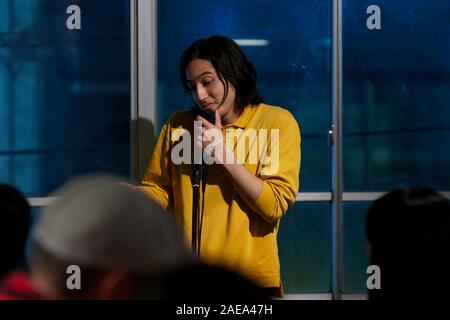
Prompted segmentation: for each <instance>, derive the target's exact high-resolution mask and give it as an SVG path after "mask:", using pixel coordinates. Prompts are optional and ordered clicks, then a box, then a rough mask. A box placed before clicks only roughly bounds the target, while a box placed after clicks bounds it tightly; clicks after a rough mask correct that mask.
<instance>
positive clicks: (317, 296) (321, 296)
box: [279, 293, 333, 300]
mask: <svg viewBox="0 0 450 320" xmlns="http://www.w3.org/2000/svg"><path fill="white" fill-rule="evenodd" d="M332 298H333V295H332V294H331V293H299V294H295V293H294V294H285V295H284V297H283V298H282V299H279V300H332Z"/></svg>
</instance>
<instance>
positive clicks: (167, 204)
mask: <svg viewBox="0 0 450 320" xmlns="http://www.w3.org/2000/svg"><path fill="white" fill-rule="evenodd" d="M169 152H170V128H169V124H165V125H164V127H163V128H162V130H161V133H160V135H159V138H158V141H157V142H156V146H155V149H154V150H153V155H152V158H151V160H150V164H149V166H148V168H147V171H146V173H145V175H144V178H143V180H142V185H141V187H140V189H141V190H142V191H144V192H145V193H146V194H148V195H149V196H150V197H151V198H152V199H153V200H154V201H156V202H157V203H158V204H159V205H160V206H161V207H163V208H164V209H170V208H171V207H172V203H173V193H172V183H171V181H172V176H171V162H170V157H168V156H167V154H168V153H169Z"/></svg>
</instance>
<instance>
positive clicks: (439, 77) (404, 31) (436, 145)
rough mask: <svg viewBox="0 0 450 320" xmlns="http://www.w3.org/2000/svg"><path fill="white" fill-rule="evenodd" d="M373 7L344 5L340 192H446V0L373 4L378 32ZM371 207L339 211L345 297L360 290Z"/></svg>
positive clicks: (354, 2) (449, 24)
mask: <svg viewBox="0 0 450 320" xmlns="http://www.w3.org/2000/svg"><path fill="white" fill-rule="evenodd" d="M372 4H375V3H374V2H373V1H363V0H344V1H343V42H344V43H343V60H344V65H343V81H344V83H343V88H344V89H343V117H344V126H343V128H344V140H343V152H344V167H343V168H342V169H343V171H344V191H345V192H372V191H389V190H392V189H394V188H397V187H404V186H413V185H420V186H428V187H431V188H434V189H437V190H441V191H444V190H450V170H449V167H450V166H449V165H450V144H449V141H450V108H449V107H448V106H449V105H450V90H449V88H450V67H449V63H448V59H447V57H448V52H449V51H450V20H449V17H450V2H448V1H440V0H427V1H425V0H415V1H407V0H401V1H387V0H379V1H376V4H377V5H378V7H379V9H380V21H381V22H380V23H381V24H380V27H381V29H369V28H368V27H367V25H366V20H367V19H369V17H370V16H372V14H373V13H374V12H373V13H372V14H367V13H366V10H367V8H368V7H369V6H370V5H372ZM374 18H375V16H374ZM371 22H374V21H373V20H372V21H371ZM369 205H370V202H366V203H346V204H345V205H344V257H345V259H344V261H345V263H344V265H345V271H344V274H345V277H344V279H345V282H344V287H345V290H346V291H347V292H364V291H365V290H366V288H365V281H362V280H365V279H366V278H367V275H366V267H367V263H368V260H367V255H366V254H364V252H367V240H366V237H365V215H366V213H367V209H368V207H369Z"/></svg>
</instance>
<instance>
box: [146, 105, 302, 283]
mask: <svg viewBox="0 0 450 320" xmlns="http://www.w3.org/2000/svg"><path fill="white" fill-rule="evenodd" d="M193 122H194V116H193V114H192V112H191V111H190V110H184V111H180V112H177V113H175V114H174V115H172V116H171V118H170V119H169V121H168V122H167V123H166V124H165V125H164V127H163V128H162V131H161V134H160V136H159V139H158V141H157V143H156V146H155V150H154V152H153V156H152V159H151V161H150V165H149V167H148V169H147V172H146V174H145V176H144V179H143V181H142V185H143V187H142V189H143V190H144V191H145V192H147V193H148V194H149V195H150V196H151V197H152V198H153V199H154V200H155V201H156V202H158V203H159V204H160V205H161V206H162V207H163V208H166V209H168V210H170V211H172V212H173V213H174V215H175V218H176V220H177V221H178V222H179V223H180V225H181V226H182V228H183V230H184V233H185V236H186V239H187V241H188V243H191V232H192V229H191V228H192V186H191V180H190V176H191V165H190V164H178V165H175V164H174V163H173V162H172V161H171V151H172V147H173V146H174V145H175V144H176V143H180V141H182V140H183V139H184V138H183V139H181V138H180V130H177V129H180V128H183V129H186V130H188V131H189V132H190V133H191V135H192V133H193V128H194V125H193ZM264 129H265V130H264ZM274 129H275V130H274ZM255 130H256V131H255ZM250 131H253V132H256V135H252V134H247V132H250ZM222 132H223V135H224V137H225V136H226V135H228V136H227V137H231V135H229V134H230V132H234V134H235V137H236V139H235V140H234V141H233V140H230V139H227V143H229V146H230V147H231V146H232V147H233V148H234V152H235V155H236V156H239V157H241V159H243V161H242V162H244V163H243V165H244V166H245V168H246V169H247V170H248V171H249V172H251V173H252V174H254V175H255V176H257V177H259V178H260V179H262V180H263V187H262V191H261V194H260V196H259V198H258V199H257V200H256V202H254V203H246V202H245V201H244V200H243V199H242V198H241V197H240V195H239V194H238V192H237V191H236V189H235V188H234V186H233V183H232V181H231V180H230V177H229V176H228V175H227V173H226V171H225V170H224V168H223V167H222V166H221V165H219V164H213V165H210V166H209V167H208V179H207V185H206V191H205V208H204V215H203V223H202V235H201V249H200V252H201V257H202V258H203V259H204V260H205V261H206V262H207V263H211V264H215V265H220V266H223V267H228V268H230V269H232V270H235V271H237V272H241V273H243V274H244V275H245V276H247V277H249V278H250V279H252V280H253V281H255V282H256V283H258V284H259V285H261V286H264V287H278V288H281V278H280V263H279V259H278V247H277V232H278V226H279V220H280V218H281V217H282V216H283V215H284V214H285V213H286V211H287V209H288V208H289V207H290V206H292V205H293V203H294V202H295V197H296V195H297V192H298V187H299V172H300V130H299V127H298V124H297V122H296V120H295V119H294V117H293V116H292V115H291V113H290V112H289V111H287V110H286V109H283V108H280V107H274V106H269V105H266V104H259V105H257V106H247V107H246V108H245V109H244V111H243V112H242V114H241V115H240V117H239V118H238V119H237V120H236V121H235V122H234V123H233V124H230V125H227V126H224V128H223V131H222ZM277 133H278V139H277V136H276V135H277ZM264 137H265V138H266V139H264ZM230 141H231V142H230ZM239 141H241V142H243V141H245V142H246V143H242V144H239V143H240V142H239ZM264 141H265V142H264ZM185 142H186V141H185ZM244 145H245V148H243V147H242V146H244ZM238 146H239V148H238ZM242 150H244V155H242V152H243V151H242ZM264 150H267V152H265V153H264V152H263V151H264ZM257 151H259V154H258V152H257ZM252 152H255V153H256V154H257V155H258V156H257V157H256V161H255V153H253V154H252ZM238 153H239V155H238ZM260 155H262V156H260ZM264 155H266V157H263V156H264ZM276 155H278V156H279V159H278V160H277V159H276V158H277V157H276ZM200 203H201V201H200Z"/></svg>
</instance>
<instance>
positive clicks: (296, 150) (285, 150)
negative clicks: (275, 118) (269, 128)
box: [252, 115, 301, 223]
mask: <svg viewBox="0 0 450 320" xmlns="http://www.w3.org/2000/svg"><path fill="white" fill-rule="evenodd" d="M272 140H278V141H272ZM300 143H301V138H300V129H299V126H298V124H297V121H296V120H295V119H294V118H293V117H292V115H290V117H289V118H288V120H287V121H286V122H285V123H283V124H282V125H280V126H279V139H270V143H268V145H269V147H268V150H269V152H268V155H269V156H270V157H271V158H272V159H271V161H270V162H269V161H267V162H268V163H267V164H264V165H263V166H262V170H261V174H260V177H259V178H260V179H262V180H263V185H262V190H261V194H260V195H259V197H258V199H257V200H256V202H255V203H254V204H253V205H252V210H254V211H255V212H256V213H258V214H259V215H261V216H262V217H263V218H264V219H265V220H266V221H268V222H269V223H275V222H276V221H278V220H279V219H280V218H281V217H282V216H283V215H284V214H285V213H286V211H287V210H288V208H289V207H291V206H292V205H293V204H294V202H295V198H296V196H297V192H298V188H299V174H300V161H301V148H300ZM276 152H278V154H279V159H278V164H277V163H276V162H277V161H276V160H277V159H276V157H274V154H275V153H276Z"/></svg>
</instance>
